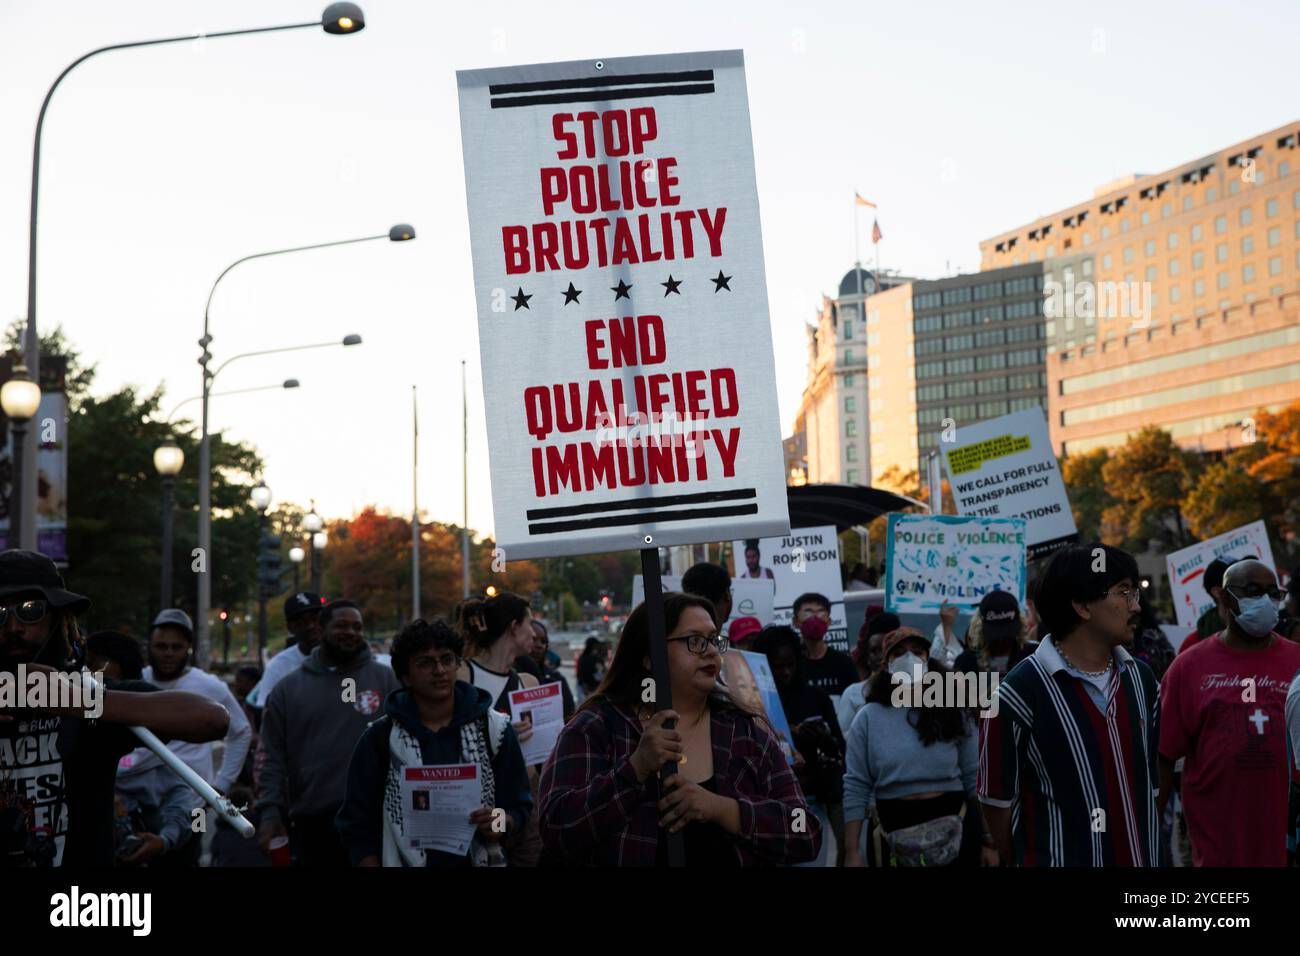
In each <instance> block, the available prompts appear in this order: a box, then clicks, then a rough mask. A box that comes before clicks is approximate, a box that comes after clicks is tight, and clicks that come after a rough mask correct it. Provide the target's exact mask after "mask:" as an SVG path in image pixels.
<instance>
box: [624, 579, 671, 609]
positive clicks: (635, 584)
mask: <svg viewBox="0 0 1300 956" xmlns="http://www.w3.org/2000/svg"><path fill="white" fill-rule="evenodd" d="M659 583H660V586H661V587H662V588H663V592H664V594H667V593H668V592H669V591H680V590H681V589H682V579H681V577H680V575H676V574H661V575H659ZM644 600H645V578H643V577H641V575H639V574H634V575H632V606H633V607H636V606H637V605H638V604H640V603H641V602H642V601H644Z"/></svg>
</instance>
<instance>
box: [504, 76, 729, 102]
mask: <svg viewBox="0 0 1300 956" xmlns="http://www.w3.org/2000/svg"><path fill="white" fill-rule="evenodd" d="M712 79H713V71H712V70H680V71H678V72H677V73H631V74H628V75H626V76H593V77H584V78H583V79H580V80H537V81H536V82H533V83H493V84H492V85H490V86H489V87H488V92H489V93H490V94H492V95H493V96H500V95H502V94H505V93H540V92H541V91H542V90H580V89H587V88H590V87H595V86H626V85H628V84H629V83H696V82H701V81H711V80H712Z"/></svg>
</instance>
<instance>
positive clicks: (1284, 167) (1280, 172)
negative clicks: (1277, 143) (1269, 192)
mask: <svg viewBox="0 0 1300 956" xmlns="http://www.w3.org/2000/svg"><path fill="white" fill-rule="evenodd" d="M1290 175H1291V164H1290V163H1278V164H1277V176H1278V178H1279V179H1285V178H1286V177H1287V176H1290Z"/></svg>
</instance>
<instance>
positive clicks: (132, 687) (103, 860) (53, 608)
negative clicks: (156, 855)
mask: <svg viewBox="0 0 1300 956" xmlns="http://www.w3.org/2000/svg"><path fill="white" fill-rule="evenodd" d="M89 607H90V600H89V599H88V598H85V597H82V596H81V595H80V594H73V593H72V592H71V591H68V590H66V589H65V588H64V584H63V578H62V576H61V575H60V574H59V572H58V570H57V569H56V568H55V566H54V562H53V561H51V560H50V559H49V558H47V557H46V556H45V555H43V554H38V553H37V552H35V551H22V550H17V549H15V550H9V551H4V552H0V671H3V672H4V673H5V674H6V675H16V674H19V673H25V674H26V675H27V678H28V679H29V680H30V678H31V677H32V676H33V675H34V673H36V672H42V673H44V674H46V675H52V674H54V673H57V672H59V671H69V670H75V669H77V660H78V659H79V657H80V656H81V637H80V634H79V633H78V630H77V623H76V615H78V614H80V613H83V612H84V611H85V610H86V609H87V608H89ZM20 668H21V671H20ZM105 685H106V689H105V690H103V692H102V701H103V711H102V713H100V714H98V716H97V719H94V720H90V719H87V717H88V715H87V714H86V713H85V712H84V711H83V710H81V709H74V708H66V709H54V708H43V709H41V710H34V709H18V708H14V709H10V710H6V711H3V712H0V866H69V867H90V866H94V867H111V866H112V865H113V857H114V834H113V784H114V779H115V776H116V770H117V762H118V760H119V758H121V757H122V755H123V754H126V753H128V752H129V751H130V750H131V748H132V747H134V746H135V744H136V740H137V738H136V737H135V735H134V734H132V733H131V731H130V729H129V728H130V727H131V726H143V727H147V728H148V729H150V730H152V731H153V732H154V733H156V734H158V735H159V736H160V737H162V738H163V739H167V738H169V737H171V738H175V739H178V740H188V741H193V742H200V743H201V742H204V741H209V740H216V739H219V738H220V737H221V736H222V735H223V734H225V732H226V727H227V724H228V722H229V718H228V717H227V715H226V713H225V712H224V711H223V710H222V709H221V708H220V707H218V706H217V705H216V704H214V703H212V702H211V701H209V700H206V699H204V698H202V697H200V696H198V695H196V694H189V693H184V692H181V691H162V692H160V691H157V690H156V688H153V687H151V686H150V685H148V684H144V683H142V682H139V681H121V682H118V681H105ZM140 691H147V693H143V692H140Z"/></svg>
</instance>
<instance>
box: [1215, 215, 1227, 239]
mask: <svg viewBox="0 0 1300 956" xmlns="http://www.w3.org/2000/svg"><path fill="white" fill-rule="evenodd" d="M1214 231H1215V233H1217V234H1218V235H1223V234H1224V233H1225V232H1227V231H1228V217H1227V216H1215V217H1214Z"/></svg>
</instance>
